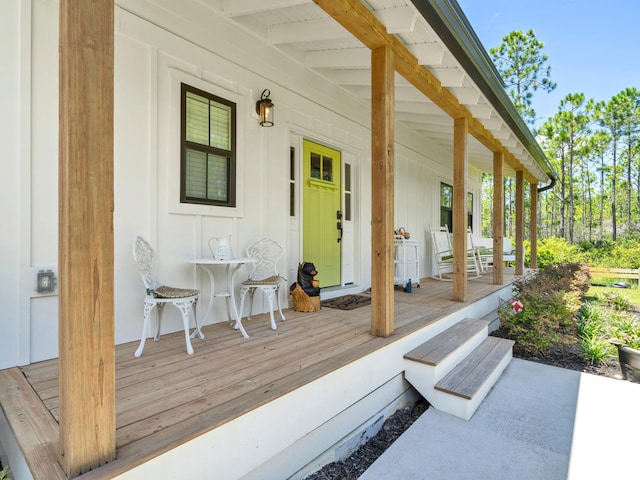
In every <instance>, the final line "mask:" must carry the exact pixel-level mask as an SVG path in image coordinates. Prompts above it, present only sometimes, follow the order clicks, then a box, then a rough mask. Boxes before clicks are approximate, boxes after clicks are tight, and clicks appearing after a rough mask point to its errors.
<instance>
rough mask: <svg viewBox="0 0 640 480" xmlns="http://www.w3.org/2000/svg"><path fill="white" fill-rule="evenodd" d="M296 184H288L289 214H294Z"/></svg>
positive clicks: (293, 215) (291, 215)
mask: <svg viewBox="0 0 640 480" xmlns="http://www.w3.org/2000/svg"><path fill="white" fill-rule="evenodd" d="M295 199H296V186H295V184H293V183H290V184H289V216H290V217H295V216H296V203H295Z"/></svg>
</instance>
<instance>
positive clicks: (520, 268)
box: [516, 170, 524, 275]
mask: <svg viewBox="0 0 640 480" xmlns="http://www.w3.org/2000/svg"><path fill="white" fill-rule="evenodd" d="M523 242H524V172H523V171H522V170H518V171H517V172H516V275H523V274H524V249H523V248H522V246H523Z"/></svg>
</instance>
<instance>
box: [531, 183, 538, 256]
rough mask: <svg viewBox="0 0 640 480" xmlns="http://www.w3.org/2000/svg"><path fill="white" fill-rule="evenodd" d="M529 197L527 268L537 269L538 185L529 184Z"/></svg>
mask: <svg viewBox="0 0 640 480" xmlns="http://www.w3.org/2000/svg"><path fill="white" fill-rule="evenodd" d="M529 196H530V197H531V198H530V201H531V219H530V220H529V221H530V227H529V230H530V237H531V253H530V255H529V267H530V268H538V184H537V183H531V184H529Z"/></svg>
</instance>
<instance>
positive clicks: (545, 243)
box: [538, 237, 588, 268]
mask: <svg viewBox="0 0 640 480" xmlns="http://www.w3.org/2000/svg"><path fill="white" fill-rule="evenodd" d="M587 259H588V256H587V255H585V254H584V252H583V250H582V249H581V248H579V246H578V245H570V244H569V243H567V241H566V240H565V239H564V238H559V237H549V238H543V239H540V240H539V241H538V267H540V268H542V267H545V266H546V265H552V264H556V265H563V264H567V263H585V262H587Z"/></svg>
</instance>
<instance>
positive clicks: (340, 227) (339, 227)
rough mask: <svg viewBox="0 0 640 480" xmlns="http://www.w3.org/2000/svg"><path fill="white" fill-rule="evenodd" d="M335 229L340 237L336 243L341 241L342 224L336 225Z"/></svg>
mask: <svg viewBox="0 0 640 480" xmlns="http://www.w3.org/2000/svg"><path fill="white" fill-rule="evenodd" d="M336 228H337V229H338V231H339V232H340V236H339V237H338V243H340V241H341V240H342V222H338V223H336Z"/></svg>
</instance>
